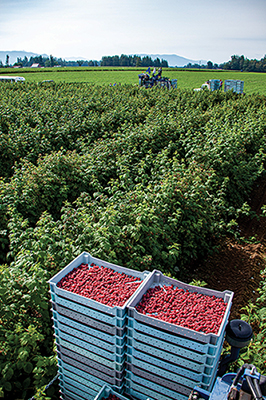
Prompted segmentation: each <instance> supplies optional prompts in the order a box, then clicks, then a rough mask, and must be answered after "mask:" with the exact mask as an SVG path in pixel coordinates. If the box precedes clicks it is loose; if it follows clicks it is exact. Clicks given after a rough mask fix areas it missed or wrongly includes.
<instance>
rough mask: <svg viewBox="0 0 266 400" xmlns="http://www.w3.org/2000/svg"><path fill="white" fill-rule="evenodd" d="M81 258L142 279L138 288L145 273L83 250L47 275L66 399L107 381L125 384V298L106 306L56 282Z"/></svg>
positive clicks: (117, 386) (80, 398) (76, 399)
mask: <svg viewBox="0 0 266 400" xmlns="http://www.w3.org/2000/svg"><path fill="white" fill-rule="evenodd" d="M82 264H85V265H88V268H90V266H91V265H93V264H95V265H98V266H101V267H107V268H110V269H112V270H114V271H115V272H118V273H124V274H126V275H129V276H132V277H134V278H137V279H138V280H140V281H141V283H140V286H139V288H138V289H137V290H136V291H135V293H136V294H137V293H138V290H140V289H141V286H142V284H144V283H145V280H146V279H147V278H148V276H149V273H148V272H139V271H135V270H130V269H126V268H123V267H120V266H117V265H115V264H110V263H108V262H105V261H103V260H99V259H97V258H94V257H92V256H91V255H90V254H89V253H86V252H83V253H82V254H81V255H80V256H78V257H77V258H76V259H75V260H74V261H72V262H71V263H70V264H69V265H68V266H66V267H65V268H64V269H63V270H62V271H60V272H59V273H58V274H57V275H55V276H54V277H53V278H52V279H51V280H50V281H49V283H50V293H51V302H52V313H53V322H54V332H55V339H56V345H57V355H58V369H59V385H60V390H61V393H62V396H63V398H64V399H65V400H68V399H69V400H90V399H94V398H95V396H96V395H97V393H99V391H100V390H101V388H102V387H103V385H105V384H109V385H111V386H112V388H113V389H114V390H115V391H116V392H117V393H122V391H123V385H124V371H125V360H126V317H127V307H126V306H127V303H128V301H127V302H125V304H124V305H123V307H118V306H116V307H110V306H107V305H105V304H101V303H100V302H98V301H95V300H91V299H89V298H87V297H84V296H82V295H79V294H77V293H72V292H71V291H68V290H64V289H62V288H60V287H58V283H59V282H60V281H61V279H62V278H64V277H65V276H66V275H67V274H68V273H70V272H71V271H73V270H74V268H78V267H79V266H80V265H82ZM131 297H132V296H131Z"/></svg>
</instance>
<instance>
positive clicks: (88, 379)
mask: <svg viewBox="0 0 266 400" xmlns="http://www.w3.org/2000/svg"><path fill="white" fill-rule="evenodd" d="M58 370H59V371H60V373H62V375H63V377H64V378H65V377H66V378H69V379H74V380H75V381H76V382H79V383H81V384H84V385H86V386H88V387H90V388H91V389H92V390H95V391H96V394H97V393H98V392H99V391H100V390H101V388H102V386H104V385H105V384H106V382H103V381H102V380H100V379H97V378H96V377H94V376H92V375H90V374H86V373H84V372H83V371H80V370H79V369H77V368H74V367H71V366H69V365H64V366H59V367H58ZM112 387H113V389H114V390H115V391H117V392H118V393H122V392H123V390H124V386H115V385H113V386H112Z"/></svg>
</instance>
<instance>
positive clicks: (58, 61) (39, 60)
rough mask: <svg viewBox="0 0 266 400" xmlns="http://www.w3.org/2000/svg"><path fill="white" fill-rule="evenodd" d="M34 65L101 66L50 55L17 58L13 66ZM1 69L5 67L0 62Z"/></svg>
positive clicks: (96, 63)
mask: <svg viewBox="0 0 266 400" xmlns="http://www.w3.org/2000/svg"><path fill="white" fill-rule="evenodd" d="M8 60H9V56H8V55H7V58H6V64H5V66H6V67H7V66H10V65H9V62H8ZM33 64H38V65H39V66H40V67H55V66H60V67H77V66H84V67H88V66H89V67H95V66H98V65H99V62H98V61H96V60H90V61H84V60H77V61H66V60H64V59H62V58H56V57H53V56H52V55H50V57H43V56H35V57H30V58H28V57H26V56H25V57H24V58H20V57H18V58H17V62H15V64H13V66H17V67H31V66H32V65H33ZM0 67H4V65H3V63H2V62H1V61H0Z"/></svg>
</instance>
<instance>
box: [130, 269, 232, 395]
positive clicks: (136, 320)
mask: <svg viewBox="0 0 266 400" xmlns="http://www.w3.org/2000/svg"><path fill="white" fill-rule="evenodd" d="M158 285H159V286H161V287H163V286H164V285H167V286H171V285H173V287H176V288H182V289H184V290H185V291H189V292H197V293H200V294H203V295H206V296H215V298H220V299H223V301H224V303H225V304H226V309H225V313H224V316H223V320H222V323H221V325H220V328H219V332H218V333H217V334H212V333H209V334H205V333H202V332H200V331H199V332H197V331H195V330H192V329H188V328H183V327H181V326H178V325H175V324H173V323H169V322H164V321H162V320H160V319H157V318H154V317H153V316H152V315H145V314H142V313H140V312H138V311H137V310H136V306H137V305H138V304H139V302H140V301H141V299H142V297H143V295H144V294H145V293H146V292H147V290H148V289H149V288H153V287H155V286H158ZM232 298H233V292H230V291H224V292H219V291H214V290H211V289H206V288H203V287H196V286H191V285H188V284H185V283H183V282H180V281H177V280H175V279H171V278H168V277H166V276H164V275H163V274H162V273H161V272H160V271H156V270H154V271H153V273H152V274H151V275H150V277H149V279H148V280H147V281H146V283H145V284H144V286H142V289H141V291H140V292H138V293H137V294H136V295H135V296H134V298H133V299H132V300H131V302H130V303H129V304H128V347H127V370H126V371H127V372H126V388H125V391H126V393H127V394H128V395H130V396H133V397H134V398H137V399H140V400H145V399H146V398H147V397H149V399H151V400H169V399H174V400H186V399H187V398H188V396H189V394H190V392H191V389H192V388H193V387H194V386H196V385H198V386H200V387H202V388H203V389H206V390H207V389H211V388H212V385H213V383H214V380H215V378H216V374H217V368H218V363H219V359H220V354H221V349H222V346H223V341H224V333H225V327H226V324H227V322H228V318H229V313H230V308H231V303H232Z"/></svg>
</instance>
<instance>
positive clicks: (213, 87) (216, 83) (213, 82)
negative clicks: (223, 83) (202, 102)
mask: <svg viewBox="0 0 266 400" xmlns="http://www.w3.org/2000/svg"><path fill="white" fill-rule="evenodd" d="M219 87H220V79H210V89H211V91H214V90H218V89H219Z"/></svg>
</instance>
